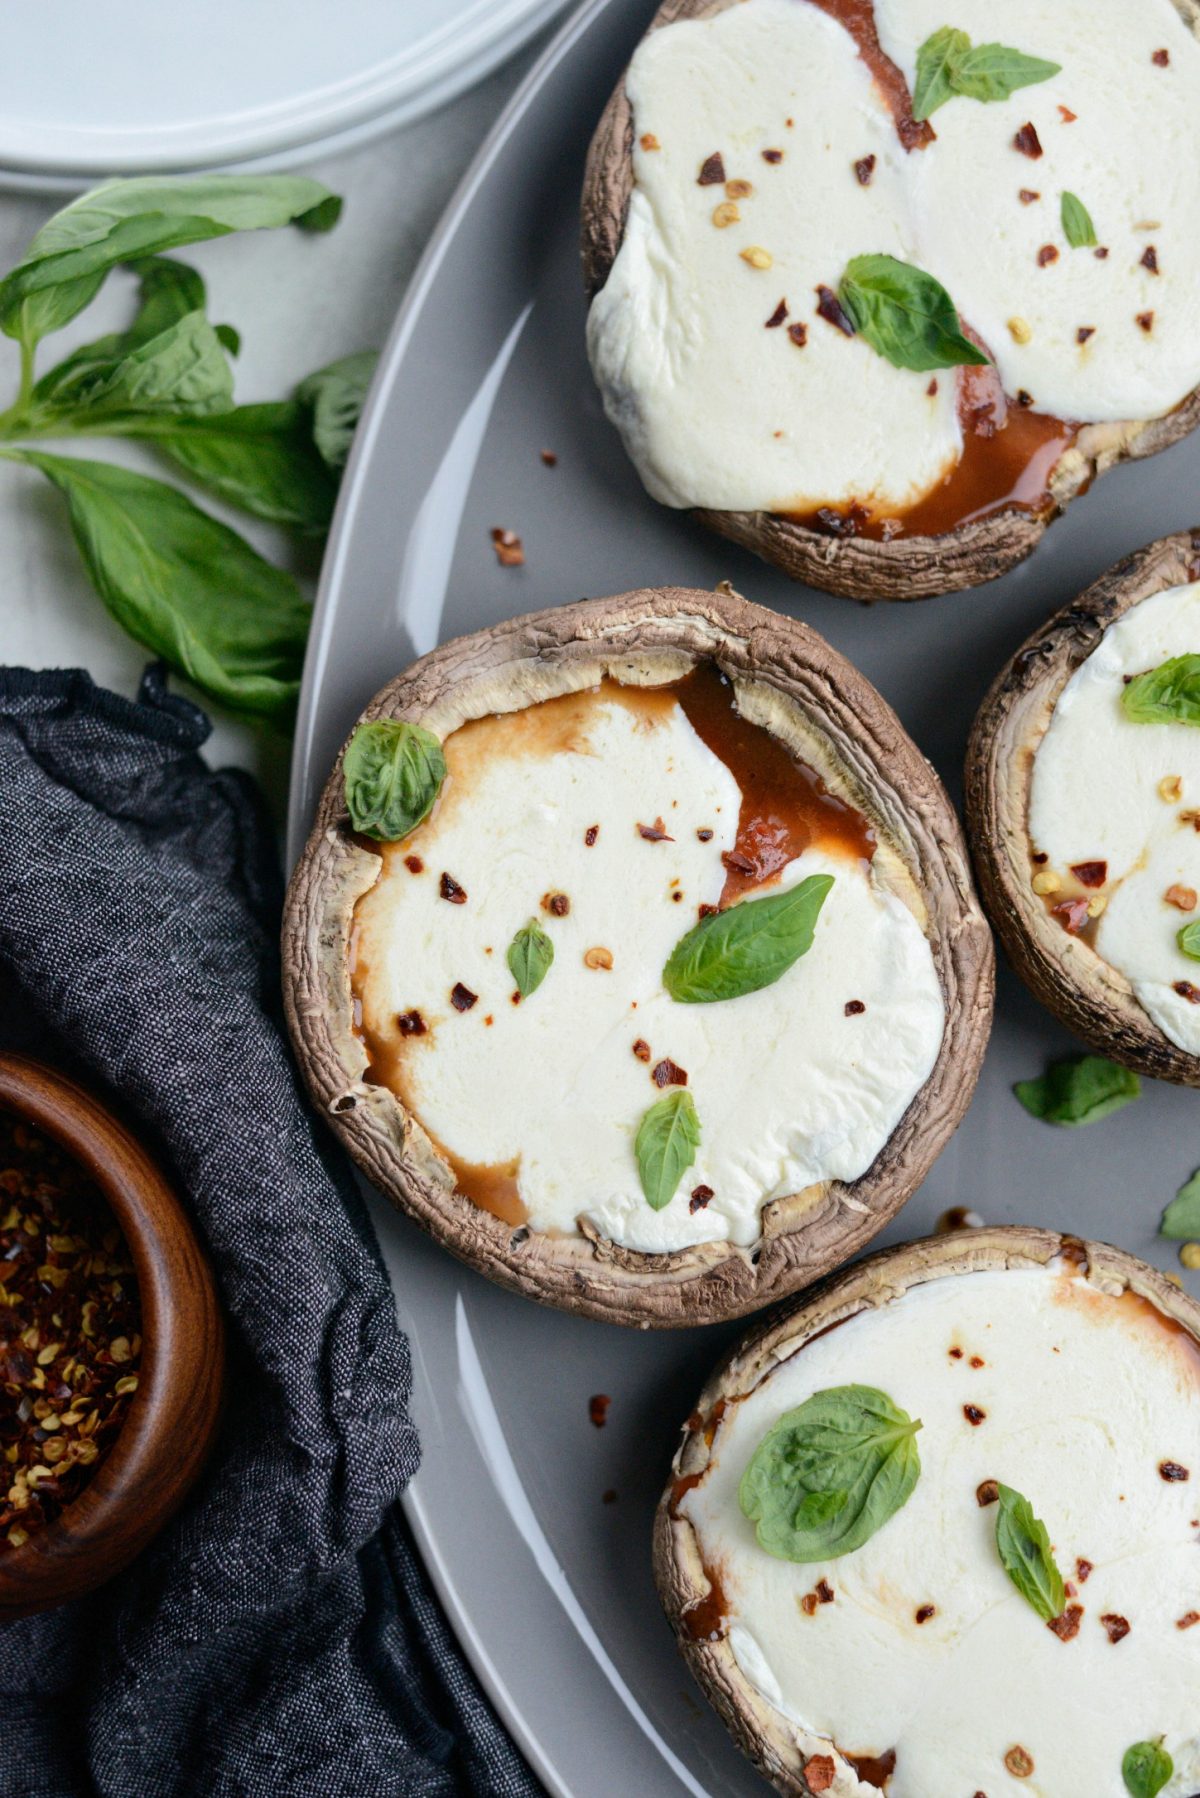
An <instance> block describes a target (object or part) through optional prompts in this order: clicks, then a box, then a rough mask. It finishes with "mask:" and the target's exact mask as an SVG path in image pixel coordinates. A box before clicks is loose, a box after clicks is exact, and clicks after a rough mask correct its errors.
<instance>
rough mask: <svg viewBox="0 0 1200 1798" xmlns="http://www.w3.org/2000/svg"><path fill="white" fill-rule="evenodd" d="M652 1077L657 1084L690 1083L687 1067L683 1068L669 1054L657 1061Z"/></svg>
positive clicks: (678, 1084) (676, 1084)
mask: <svg viewBox="0 0 1200 1798" xmlns="http://www.w3.org/2000/svg"><path fill="white" fill-rule="evenodd" d="M650 1078H651V1080H653V1082H654V1084H655V1086H686V1085H687V1083H688V1077H687V1069H686V1068H681V1067H680V1066H679V1064H678V1063H677V1062H674V1061H672V1060H671V1058H670V1056H667V1055H664V1056H663V1059H662V1060H661V1061H660V1062H656V1064H655V1066H654V1069H653V1071H652V1072H651V1075H650Z"/></svg>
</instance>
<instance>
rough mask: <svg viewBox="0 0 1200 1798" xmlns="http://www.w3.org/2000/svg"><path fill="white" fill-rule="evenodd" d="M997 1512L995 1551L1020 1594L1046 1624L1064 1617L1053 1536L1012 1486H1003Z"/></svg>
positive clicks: (1065, 1597) (1063, 1587)
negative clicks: (1051, 1540) (1051, 1536)
mask: <svg viewBox="0 0 1200 1798" xmlns="http://www.w3.org/2000/svg"><path fill="white" fill-rule="evenodd" d="M999 1492H1000V1508H999V1510H998V1511H997V1513H996V1549H997V1552H998V1553H999V1556H1000V1560H1001V1562H1002V1564H1003V1567H1004V1571H1005V1573H1007V1575H1008V1577H1009V1579H1010V1580H1011V1581H1012V1583H1013V1585H1014V1586H1015V1587H1016V1588H1017V1591H1018V1592H1019V1593H1020V1594H1021V1597H1022V1598H1023V1599H1024V1600H1025V1601H1026V1603H1027V1604H1031V1605H1032V1606H1033V1608H1034V1610H1035V1611H1036V1612H1037V1614H1038V1616H1039V1617H1040V1618H1041V1619H1042V1621H1043V1622H1044V1623H1050V1622H1052V1621H1053V1619H1054V1618H1055V1617H1061V1616H1062V1612H1063V1606H1064V1605H1065V1604H1066V1602H1067V1593H1066V1588H1065V1586H1064V1585H1063V1577H1062V1574H1061V1573H1060V1572H1059V1571H1058V1568H1057V1566H1056V1565H1055V1561H1054V1555H1053V1553H1052V1552H1051V1548H1050V1534H1049V1531H1048V1530H1047V1528H1046V1526H1045V1524H1044V1523H1043V1522H1042V1520H1041V1518H1040V1517H1035V1516H1034V1514H1033V1506H1032V1505H1031V1504H1030V1502H1029V1500H1028V1499H1027V1498H1025V1497H1023V1496H1022V1494H1021V1493H1019V1492H1015V1491H1014V1490H1013V1488H1012V1487H1011V1486H1003V1485H1002V1486H1000V1487H999Z"/></svg>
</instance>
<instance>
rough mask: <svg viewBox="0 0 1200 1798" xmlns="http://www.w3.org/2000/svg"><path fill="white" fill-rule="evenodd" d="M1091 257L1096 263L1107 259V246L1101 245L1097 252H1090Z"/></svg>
mask: <svg viewBox="0 0 1200 1798" xmlns="http://www.w3.org/2000/svg"><path fill="white" fill-rule="evenodd" d="M1092 255H1093V256H1094V257H1095V258H1096V261H1097V262H1104V261H1105V260H1106V259H1107V257H1108V248H1107V246H1106V245H1105V244H1101V245H1100V248H1099V249H1098V250H1093V251H1092Z"/></svg>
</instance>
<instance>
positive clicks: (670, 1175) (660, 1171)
mask: <svg viewBox="0 0 1200 1798" xmlns="http://www.w3.org/2000/svg"><path fill="white" fill-rule="evenodd" d="M633 1147H634V1154H635V1155H636V1156H637V1164H638V1176H639V1178H640V1179H641V1182H642V1191H643V1193H644V1194H645V1196H646V1203H647V1205H649V1206H650V1208H651V1210H652V1211H661V1210H662V1208H663V1206H664V1205H669V1204H670V1203H671V1200H672V1199H673V1198H674V1197H675V1193H676V1191H677V1190H678V1187H679V1182H680V1181H681V1180H682V1178H683V1176H684V1174H685V1173H686V1172H687V1170H688V1168H690V1167H691V1165H692V1163H693V1161H695V1159H696V1150H697V1149H698V1148H699V1147H700V1119H699V1117H698V1116H697V1114H696V1101H695V1100H694V1099H693V1097H692V1095H691V1093H690V1092H688V1091H687V1089H686V1088H685V1087H676V1089H675V1090H674V1091H673V1092H669V1093H667V1094H666V1095H665V1097H663V1098H661V1099H659V1100H658V1101H657V1103H656V1104H654V1105H652V1106H651V1107H650V1109H649V1111H647V1113H646V1114H645V1116H644V1117H643V1119H642V1121H641V1123H640V1124H639V1125H638V1133H637V1140H636V1141H635V1143H634V1146H633Z"/></svg>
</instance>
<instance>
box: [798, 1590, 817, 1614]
mask: <svg viewBox="0 0 1200 1798" xmlns="http://www.w3.org/2000/svg"><path fill="white" fill-rule="evenodd" d="M819 1602H820V1600H819V1599H818V1598H817V1595H816V1593H815V1592H806V1593H805V1594H804V1597H803V1598H802V1599H801V1600H800V1609H801V1610H802V1611H803V1612H804V1615H805V1616H806V1617H815V1616H816V1614H817V1605H818V1604H819Z"/></svg>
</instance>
